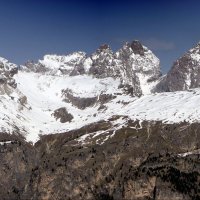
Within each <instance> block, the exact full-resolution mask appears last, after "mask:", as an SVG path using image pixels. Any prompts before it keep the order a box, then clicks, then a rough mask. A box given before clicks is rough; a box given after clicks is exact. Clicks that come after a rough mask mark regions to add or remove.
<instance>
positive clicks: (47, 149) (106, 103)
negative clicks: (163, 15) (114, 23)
mask: <svg viewBox="0 0 200 200" xmlns="http://www.w3.org/2000/svg"><path fill="white" fill-rule="evenodd" d="M199 58H200V45H199V44H197V46H195V47H194V48H192V49H191V50H189V51H188V52H187V53H186V54H185V55H183V56H182V57H181V58H180V59H178V60H177V61H176V62H175V63H174V65H173V67H172V68H171V70H170V71H169V72H168V74H167V75H164V76H162V75H161V72H160V64H159V59H158V58H157V57H156V56H155V55H154V54H153V53H152V52H151V51H150V50H149V49H148V48H147V47H145V46H143V45H142V44H141V43H140V42H139V41H133V42H131V43H126V44H125V45H123V47H122V48H121V49H119V50H118V51H117V52H113V51H112V50H111V48H110V47H109V46H108V45H102V46H100V47H99V48H98V49H97V51H96V52H95V53H93V54H92V55H89V56H88V55H86V54H85V53H84V52H75V53H73V54H70V55H66V56H57V55H46V56H44V58H43V59H42V60H39V61H38V62H27V63H26V64H25V65H24V66H20V67H19V66H17V65H14V64H12V63H9V61H7V60H5V59H3V58H2V59H0V65H1V71H0V74H1V77H0V101H1V104H0V109H1V113H0V125H1V126H0V131H1V134H0V156H1V163H0V177H1V179H0V199H33V200H39V199H77V200H78V199H97V200H103V199H108V200H111V199H113V200H114V199H115V200H119V199H120V200H121V199H124V200H126V199H133V200H135V199H136V200H143V199H152V200H172V199H173V200H174V199H177V200H189V199H192V200H193V199H194V200H198V199H200V163H199V156H200V144H199V141H200V138H199V137H200V134H199V128H200V125H199V122H200V111H199V109H198V108H199V107H200V88H199V80H200V74H199V71H200V70H199V69H200V63H199V62H200V59H199ZM1 63H2V64H1Z"/></svg>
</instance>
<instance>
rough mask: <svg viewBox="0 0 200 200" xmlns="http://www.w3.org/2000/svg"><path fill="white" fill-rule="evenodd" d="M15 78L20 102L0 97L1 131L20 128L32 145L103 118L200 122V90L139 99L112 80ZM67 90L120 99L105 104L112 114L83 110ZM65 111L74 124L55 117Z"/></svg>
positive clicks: (24, 75)
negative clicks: (66, 97) (58, 111)
mask: <svg viewBox="0 0 200 200" xmlns="http://www.w3.org/2000/svg"><path fill="white" fill-rule="evenodd" d="M15 79H16V82H17V83H18V86H17V87H18V90H19V91H17V90H16V91H15V92H14V93H13V94H12V95H11V96H16V98H14V99H11V98H10V97H9V96H8V95H1V96H0V101H1V104H0V109H1V112H0V124H1V129H2V131H7V132H12V131H13V130H17V127H18V128H19V129H20V132H22V133H23V134H24V135H25V137H26V139H27V141H32V142H36V141H37V140H38V139H39V136H38V135H39V134H50V133H59V132H64V131H68V130H73V129H77V128H80V127H82V126H84V125H87V124H90V123H93V122H97V121H99V120H107V119H109V118H110V117H112V116H113V115H124V116H128V117H129V118H130V119H133V120H134V119H139V120H162V121H163V122H164V123H178V122H181V121H184V120H185V121H188V122H191V123H192V122H197V121H198V122H199V121H200V109H199V108H200V89H195V90H190V91H182V92H173V93H172V92H171V93H159V94H149V95H144V96H142V97H140V98H138V97H131V96H128V95H125V94H123V92H122V90H121V89H118V85H119V84H120V82H119V80H114V79H112V78H105V79H96V78H92V77H91V76H87V75H84V76H74V77H72V76H50V75H49V76H48V75H41V74H36V73H30V72H29V73H27V72H19V73H18V74H17V75H15ZM67 88H69V89H71V90H72V92H73V95H74V96H77V97H96V96H98V95H100V94H102V93H103V94H113V95H115V94H118V95H117V97H116V98H115V99H113V100H112V101H110V102H108V103H107V104H105V105H106V106H107V110H101V111H98V108H99V104H98V105H97V104H95V105H94V106H93V107H88V108H86V109H84V110H80V109H78V108H76V107H74V106H73V105H72V104H71V103H66V102H64V101H63V98H62V92H61V91H62V89H67ZM20 92H21V93H23V94H24V95H26V96H27V99H28V104H27V105H26V107H22V106H21V105H20V104H19V103H18V102H17V96H19V95H20ZM120 94H121V95H120ZM30 107H31V109H30ZM60 107H66V109H67V110H68V112H69V113H71V114H72V115H73V116H74V119H73V120H72V121H71V122H70V123H60V122H59V121H56V120H55V118H54V117H53V116H52V113H53V111H54V110H55V109H58V108H60ZM95 114H96V115H95ZM119 123H120V121H119ZM123 123H124V121H123ZM119 125H120V124H119ZM119 127H120V126H119Z"/></svg>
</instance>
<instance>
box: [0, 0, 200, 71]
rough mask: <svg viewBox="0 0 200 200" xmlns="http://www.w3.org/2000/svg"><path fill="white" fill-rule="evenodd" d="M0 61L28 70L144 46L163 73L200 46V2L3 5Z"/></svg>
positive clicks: (43, 0) (32, 1) (10, 0)
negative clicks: (52, 59)
mask: <svg viewBox="0 0 200 200" xmlns="http://www.w3.org/2000/svg"><path fill="white" fill-rule="evenodd" d="M0 3H1V6H0V27H1V28H0V56H2V57H5V58H7V59H9V60H10V61H12V62H14V63H17V64H23V63H25V62H26V61H27V60H38V59H40V58H42V57H43V55H45V54H62V55H63V54H68V53H72V52H74V51H85V52H86V53H88V54H90V53H92V52H94V51H95V50H96V49H97V48H98V46H100V45H101V44H104V43H107V44H109V45H110V46H111V48H112V49H113V50H114V51H115V50H117V49H119V48H120V47H121V46H122V44H123V43H124V42H125V41H132V40H135V39H137V40H140V41H141V42H142V43H143V44H144V45H145V46H147V47H148V48H150V49H151V50H152V51H153V52H154V53H155V54H156V55H157V57H158V58H159V59H160V60H161V67H162V71H163V73H166V72H167V71H168V70H169V68H170V67H171V66H172V64H173V62H174V61H175V60H176V59H177V58H178V57H180V56H181V55H182V54H183V53H184V52H185V51H187V50H188V49H190V48H192V47H193V45H195V44H196V43H197V42H199V40H200V23H199V19H200V12H199V8H200V1H198V0H193V1H191V0H182V1H180V0H166V1H159V0H132V1H128V0H123V1H117V0H115V1H114V0H113V1H112V0H110V1H109V0H107V1H106V0H101V1H100V0H96V1H92V0H91V1H89V0H82V1H81V0H79V1H78V0H73V1H66V0H48V1H47V0H29V1H27V0H18V1H16V0H0Z"/></svg>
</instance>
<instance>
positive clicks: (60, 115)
mask: <svg viewBox="0 0 200 200" xmlns="http://www.w3.org/2000/svg"><path fill="white" fill-rule="evenodd" d="M53 116H54V117H55V118H56V120H58V119H60V122H61V123H66V122H71V120H72V119H73V118H74V117H73V115H72V114H70V113H68V112H67V110H66V108H59V109H57V110H55V111H54V113H53Z"/></svg>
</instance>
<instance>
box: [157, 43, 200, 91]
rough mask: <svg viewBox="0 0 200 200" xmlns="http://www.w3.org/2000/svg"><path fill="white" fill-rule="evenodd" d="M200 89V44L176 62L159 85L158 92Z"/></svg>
mask: <svg viewBox="0 0 200 200" xmlns="http://www.w3.org/2000/svg"><path fill="white" fill-rule="evenodd" d="M197 87H200V43H198V44H197V45H196V46H194V47H193V48H192V49H190V50H189V51H188V52H186V53H185V54H184V55H183V56H181V57H180V58H179V59H178V60H176V61H175V62H174V64H173V66H172V68H171V69H170V71H169V72H168V73H167V75H166V76H165V77H164V78H163V80H162V81H161V82H160V83H159V84H158V85H157V87H156V88H157V91H162V92H165V91H170V92H173V91H182V90H188V89H191V88H197Z"/></svg>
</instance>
